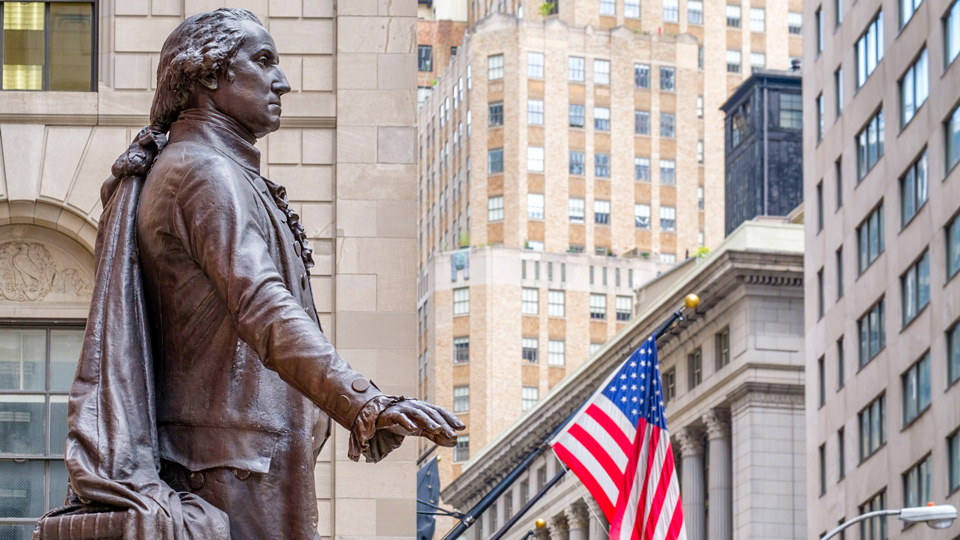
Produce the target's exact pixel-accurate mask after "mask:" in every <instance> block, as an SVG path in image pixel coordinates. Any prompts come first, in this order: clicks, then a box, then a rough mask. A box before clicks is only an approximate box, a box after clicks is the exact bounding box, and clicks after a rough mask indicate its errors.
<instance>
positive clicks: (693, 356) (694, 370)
mask: <svg viewBox="0 0 960 540" xmlns="http://www.w3.org/2000/svg"><path fill="white" fill-rule="evenodd" d="M701 382H703V351H701V350H700V349H699V348H698V349H697V350H695V351H693V352H692V353H690V354H688V355H687V388H688V389H690V390H692V389H694V388H696V387H697V385H699V384H700V383H701Z"/></svg>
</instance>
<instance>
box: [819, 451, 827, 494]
mask: <svg viewBox="0 0 960 540" xmlns="http://www.w3.org/2000/svg"><path fill="white" fill-rule="evenodd" d="M818 453H819V454H820V495H823V494H824V493H826V492H827V445H826V444H821V445H820V448H819V449H818Z"/></svg>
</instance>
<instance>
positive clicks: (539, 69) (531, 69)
mask: <svg viewBox="0 0 960 540" xmlns="http://www.w3.org/2000/svg"><path fill="white" fill-rule="evenodd" d="M527 77H529V78H531V79H542V78H543V53H542V52H528V53H527Z"/></svg>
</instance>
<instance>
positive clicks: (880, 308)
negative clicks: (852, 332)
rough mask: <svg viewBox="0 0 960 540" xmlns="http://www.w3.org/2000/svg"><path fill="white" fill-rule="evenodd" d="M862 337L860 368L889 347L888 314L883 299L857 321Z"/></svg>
mask: <svg viewBox="0 0 960 540" xmlns="http://www.w3.org/2000/svg"><path fill="white" fill-rule="evenodd" d="M857 331H858V333H859V336H860V367H863V366H865V365H867V362H869V361H870V360H873V358H874V357H875V356H877V354H879V353H880V351H882V350H883V348H884V347H885V346H886V345H887V331H886V313H885V306H884V301H883V300H882V299H881V300H880V301H879V302H877V303H876V304H874V305H873V307H871V308H870V309H869V310H867V312H866V313H864V315H863V317H861V318H860V320H859V321H857Z"/></svg>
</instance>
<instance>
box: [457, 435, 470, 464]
mask: <svg viewBox="0 0 960 540" xmlns="http://www.w3.org/2000/svg"><path fill="white" fill-rule="evenodd" d="M468 459H470V436H469V435H460V436H458V437H457V446H455V447H454V448H453V460H454V461H467V460H468Z"/></svg>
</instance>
